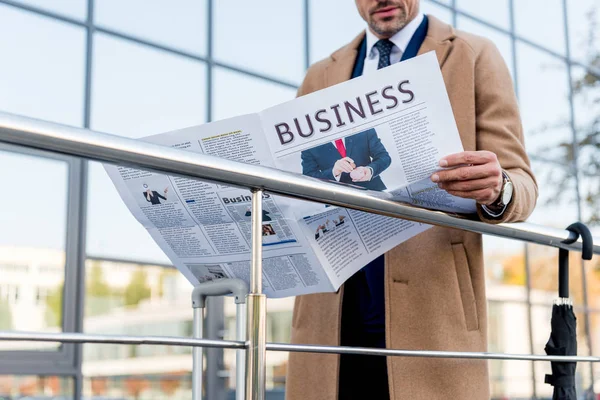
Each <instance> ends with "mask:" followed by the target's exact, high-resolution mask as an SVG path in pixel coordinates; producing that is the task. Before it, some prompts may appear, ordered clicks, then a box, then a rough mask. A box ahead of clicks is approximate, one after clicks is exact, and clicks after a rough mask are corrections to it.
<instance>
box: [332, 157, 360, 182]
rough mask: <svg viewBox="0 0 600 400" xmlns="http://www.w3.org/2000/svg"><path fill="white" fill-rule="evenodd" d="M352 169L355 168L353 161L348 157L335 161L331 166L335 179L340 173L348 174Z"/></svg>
mask: <svg viewBox="0 0 600 400" xmlns="http://www.w3.org/2000/svg"><path fill="white" fill-rule="evenodd" d="M354 168H356V164H354V160H353V159H351V158H350V157H344V158H342V159H341V160H337V161H336V162H335V164H334V165H333V171H332V172H333V176H334V177H336V178H337V177H338V176H340V175H341V174H342V172H347V173H350V172H352V170H354Z"/></svg>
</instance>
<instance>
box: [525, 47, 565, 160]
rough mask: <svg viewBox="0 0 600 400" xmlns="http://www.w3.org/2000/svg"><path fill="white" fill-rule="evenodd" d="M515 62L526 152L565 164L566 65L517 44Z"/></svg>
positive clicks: (540, 52)
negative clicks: (516, 63)
mask: <svg viewBox="0 0 600 400" xmlns="http://www.w3.org/2000/svg"><path fill="white" fill-rule="evenodd" d="M517 62H518V65H517V67H518V77H519V93H518V95H519V103H520V106H521V116H522V119H523V127H524V129H525V143H526V145H527V152H528V153H529V154H530V155H532V156H534V157H538V158H542V159H546V160H547V159H551V160H554V161H557V162H565V160H567V159H568V156H569V155H568V153H567V152H566V151H565V148H566V147H565V146H564V144H568V143H571V141H572V133H571V128H570V112H569V110H570V105H569V77H568V74H567V67H566V64H565V63H564V62H563V61H561V60H560V59H558V58H555V57H552V56H551V55H548V54H547V53H545V52H542V51H540V50H537V49H535V48H533V47H530V46H528V45H525V44H521V43H518V44H517Z"/></svg>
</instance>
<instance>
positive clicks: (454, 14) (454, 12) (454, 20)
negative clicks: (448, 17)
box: [452, 0, 458, 28]
mask: <svg viewBox="0 0 600 400" xmlns="http://www.w3.org/2000/svg"><path fill="white" fill-rule="evenodd" d="M452 25H453V26H454V27H455V28H456V27H457V26H458V12H457V10H456V0H452Z"/></svg>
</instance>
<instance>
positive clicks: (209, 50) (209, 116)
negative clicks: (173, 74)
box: [206, 0, 214, 122]
mask: <svg viewBox="0 0 600 400" xmlns="http://www.w3.org/2000/svg"><path fill="white" fill-rule="evenodd" d="M213 9H214V4H213V0H208V3H207V17H206V20H207V24H206V30H207V32H206V34H207V35H206V38H207V39H206V40H207V41H206V57H207V60H206V120H207V121H208V122H211V121H212V120H213V108H212V97H213V96H212V94H213V66H214V60H213V30H214V29H213Z"/></svg>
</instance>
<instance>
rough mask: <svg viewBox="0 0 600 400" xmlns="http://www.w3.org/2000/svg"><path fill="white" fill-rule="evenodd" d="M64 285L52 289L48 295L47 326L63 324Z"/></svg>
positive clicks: (45, 316)
mask: <svg viewBox="0 0 600 400" xmlns="http://www.w3.org/2000/svg"><path fill="white" fill-rule="evenodd" d="M62 304H63V285H59V286H58V287H56V288H54V289H52V290H51V291H50V292H49V293H48V296H46V310H45V312H44V319H45V320H46V326H48V327H58V326H61V325H62Z"/></svg>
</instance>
